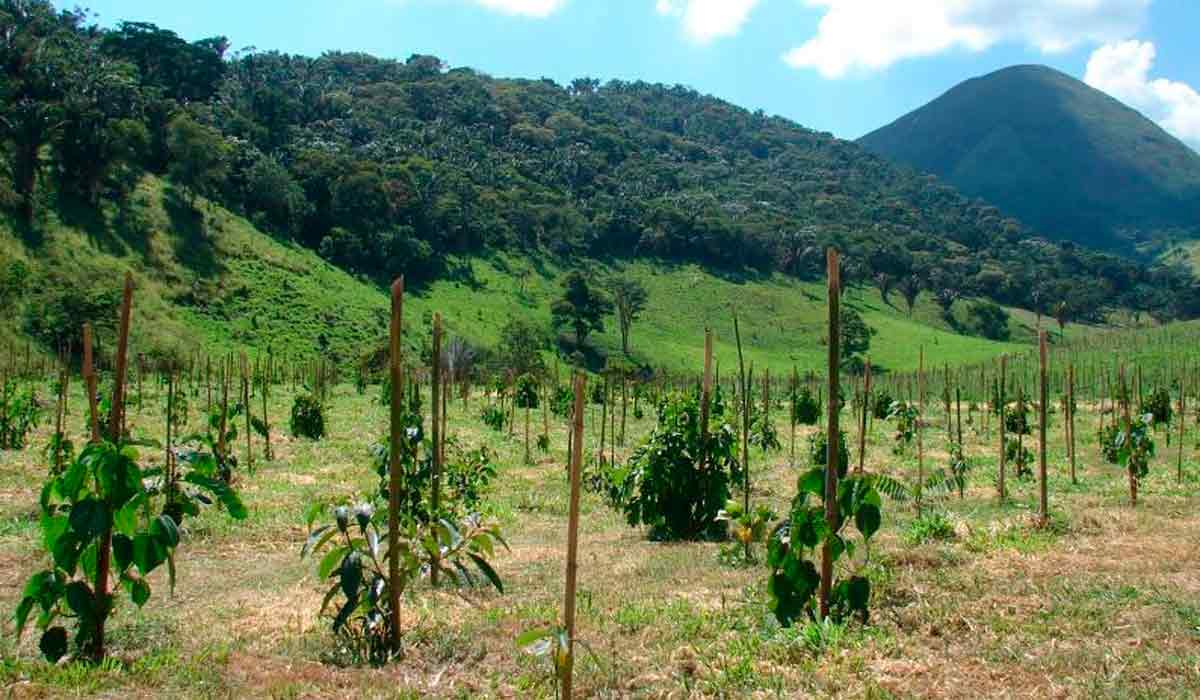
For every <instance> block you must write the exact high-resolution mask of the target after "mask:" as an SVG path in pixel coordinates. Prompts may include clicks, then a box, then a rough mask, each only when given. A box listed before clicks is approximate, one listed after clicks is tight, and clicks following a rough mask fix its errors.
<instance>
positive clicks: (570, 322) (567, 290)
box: [550, 270, 613, 347]
mask: <svg viewBox="0 0 1200 700" xmlns="http://www.w3.org/2000/svg"><path fill="white" fill-rule="evenodd" d="M562 286H563V295H562V297H561V298H559V299H558V300H557V301H555V302H554V303H553V304H552V305H551V307H550V313H551V316H552V318H553V321H554V327H555V328H557V329H562V328H570V329H571V331H572V332H573V333H574V334H575V345H576V347H581V346H582V345H583V343H584V341H585V340H587V337H588V335H589V334H590V333H591V332H592V331H603V330H604V317H605V316H607V315H608V314H610V313H612V310H613V303H612V300H611V299H609V298H608V297H607V296H605V295H604V293H603V292H601V291H600V290H599V289H598V288H597V287H596V286H595V285H594V284H593V283H592V282H591V281H590V280H589V279H588V278H587V276H585V275H584V274H583V273H582V272H579V271H578V270H575V271H573V272H570V273H568V274H567V276H566V277H564V278H563V281H562Z"/></svg>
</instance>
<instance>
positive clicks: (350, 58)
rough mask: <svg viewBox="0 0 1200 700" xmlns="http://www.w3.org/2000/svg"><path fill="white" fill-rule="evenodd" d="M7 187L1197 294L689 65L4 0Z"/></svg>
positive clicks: (814, 264)
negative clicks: (287, 41)
mask: <svg viewBox="0 0 1200 700" xmlns="http://www.w3.org/2000/svg"><path fill="white" fill-rule="evenodd" d="M0 64H2V68H3V82H2V84H0V91H2V92H3V114H0V131H2V137H3V148H4V161H5V164H6V165H7V168H6V171H7V172H6V175H7V176H6V177H4V178H0V180H2V181H3V184H2V185H0V200H2V202H3V204H4V205H5V206H6V207H7V208H8V209H10V210H11V211H12V212H13V216H14V217H16V218H18V219H20V220H24V221H25V222H27V223H28V225H31V226H36V220H37V210H38V208H39V207H42V206H52V201H53V198H55V197H73V198H77V199H79V200H81V201H84V202H90V203H92V204H96V203H98V202H100V200H101V199H102V198H114V199H116V200H117V201H118V202H119V201H120V199H121V195H122V194H123V193H125V192H127V191H128V190H129V189H130V188H131V187H132V186H133V184H134V183H136V182H137V179H138V177H140V175H141V174H143V173H145V172H153V173H159V174H167V175H169V177H170V178H171V181H172V182H173V184H174V186H175V187H176V188H177V189H178V190H179V192H180V193H181V194H182V195H183V197H184V198H185V199H186V200H187V201H189V202H190V201H195V198H196V197H197V196H204V197H209V198H212V199H214V200H216V201H218V202H220V203H221V204H223V205H224V206H226V207H228V208H230V209H232V210H234V211H237V212H240V213H243V214H245V215H246V216H247V217H249V218H250V219H251V220H252V221H254V222H255V223H256V224H257V225H259V226H260V227H261V228H263V229H266V230H268V231H270V232H271V233H272V234H274V235H277V236H281V237H288V238H293V239H295V240H298V241H300V242H302V243H303V244H305V245H307V246H310V247H312V248H314V249H316V250H318V251H319V252H320V253H321V255H323V256H324V257H326V258H327V259H329V260H330V261H332V262H334V263H335V264H337V265H340V266H342V267H344V268H347V269H349V270H352V271H355V272H357V273H360V274H363V275H366V276H369V277H372V278H375V279H378V280H381V281H382V280H387V279H389V278H391V277H393V276H395V275H398V274H400V273H404V274H406V275H408V276H409V278H410V279H418V280H419V279H421V278H426V279H428V278H432V277H435V276H437V275H439V274H442V272H444V269H443V268H444V266H445V264H446V263H445V260H446V256H447V255H454V254H474V253H485V252H487V251H492V250H499V249H508V250H528V251H531V252H534V251H540V252H545V253H548V254H553V255H555V256H560V257H564V258H565V257H570V256H580V257H592V258H594V257H624V256H644V257H652V258H658V259H664V260H678V261H693V262H700V263H703V264H705V265H708V266H711V267H714V268H719V269H725V270H729V271H733V272H739V273H744V272H747V271H750V272H755V271H762V272H768V271H782V272H784V273H787V274H791V275H795V276H798V277H801V278H816V277H818V276H820V275H821V274H823V267H822V266H823V264H824V253H823V249H824V248H825V247H826V246H829V245H835V246H837V247H838V248H840V249H841V250H842V251H843V253H844V258H845V271H844V279H847V280H849V281H850V282H851V283H859V284H874V285H877V286H879V287H880V289H881V291H883V293H884V295H885V297H886V296H887V294H888V293H889V292H891V291H892V289H893V288H896V289H900V288H901V287H902V286H908V287H912V286H914V285H919V286H920V288H921V289H922V290H924V291H926V292H928V293H930V294H933V295H935V296H937V295H939V294H940V295H942V296H943V297H949V298H954V297H956V296H962V295H980V296H986V297H990V298H992V299H994V300H996V301H998V302H1001V303H1005V304H1011V305H1016V306H1022V307H1027V308H1037V309H1039V310H1042V311H1046V312H1049V311H1050V310H1051V309H1052V308H1057V312H1061V313H1062V314H1064V315H1066V316H1068V317H1069V318H1070V319H1072V320H1088V319H1099V318H1100V316H1101V314H1102V313H1103V311H1104V310H1105V309H1108V308H1111V307H1113V306H1124V307H1128V308H1132V309H1135V310H1144V311H1149V312H1152V313H1154V314H1155V315H1156V316H1158V317H1160V318H1167V317H1181V316H1182V317H1190V316H1196V315H1200V290H1198V289H1197V286H1196V283H1195V281H1194V280H1193V278H1192V275H1191V273H1190V272H1188V271H1186V270H1184V269H1182V268H1176V267H1166V266H1161V265H1160V266H1155V267H1149V266H1146V265H1144V264H1140V263H1137V262H1134V261H1130V260H1126V259H1123V258H1119V257H1115V256H1112V255H1108V254H1102V253H1098V252H1094V251H1091V250H1088V249H1085V248H1082V247H1079V246H1076V245H1073V244H1069V243H1066V244H1058V243H1052V242H1049V241H1047V240H1045V239H1043V238H1041V237H1039V236H1037V235H1036V234H1035V232H1032V231H1030V230H1028V229H1027V228H1025V227H1024V226H1023V225H1022V224H1021V223H1020V222H1018V221H1016V220H1014V219H1012V218H1009V217H1006V216H1005V215H1004V214H1003V213H1001V212H1000V211H999V210H997V209H996V208H995V207H992V206H989V205H988V204H986V203H984V202H982V201H978V200H968V199H966V198H964V197H963V196H962V195H960V194H959V193H958V192H957V191H956V190H955V189H954V188H952V187H950V186H948V185H946V184H945V183H942V182H940V181H939V180H937V179H935V178H933V177H929V176H922V175H918V174H916V173H914V172H913V171H911V170H908V169H905V168H901V167H897V166H895V165H892V164H890V163H889V162H887V161H885V160H883V159H881V158H879V157H877V156H874V155H871V154H869V153H868V152H866V151H865V150H863V149H862V148H861V147H859V146H858V145H856V144H854V143H851V142H847V141H842V140H839V139H835V138H833V137H832V136H830V135H828V134H824V133H818V132H815V131H811V130H807V129H804V128H802V127H800V126H798V125H796V124H794V123H792V122H790V121H788V120H786V119H782V118H778V117H769V116H767V115H765V114H763V113H761V112H750V111H747V110H744V109H740V108H737V107H734V106H732V105H729V104H727V103H725V102H722V101H720V100H717V99H715V98H711V97H706V96H703V95H700V94H698V93H697V92H695V91H694V90H691V89H688V88H686V87H682V86H673V87H669V86H663V85H652V84H647V83H642V82H623V81H612V82H609V83H606V84H603V85H601V84H600V83H599V82H598V81H596V80H590V79H579V80H575V81H573V82H572V83H571V84H570V85H567V86H561V85H557V84H555V83H554V82H551V81H549V80H498V79H494V78H491V77H489V76H487V75H484V74H482V73H479V72H477V71H473V70H470V69H467V68H453V69H451V68H448V67H447V66H446V65H445V64H444V63H443V62H442V61H440V60H439V59H438V58H436V57H432V56H421V55H417V56H412V57H411V58H409V59H407V60H405V61H396V60H388V59H380V58H375V57H372V56H368V55H364V54H359V53H337V52H334V53H327V54H325V55H323V56H321V57H319V58H309V57H303V56H290V55H285V54H281V53H276V52H259V51H245V52H240V53H236V54H230V53H229V42H228V41H227V40H226V39H224V38H222V37H217V38H212V39H205V40H202V41H197V42H188V41H185V40H183V39H181V38H179V37H178V36H176V35H175V34H174V33H172V32H170V31H167V30H164V29H160V28H158V27H155V26H153V25H150V24H144V23H123V24H121V25H119V26H118V27H116V28H115V29H102V28H99V27H95V26H92V25H90V24H89V23H88V19H87V17H86V15H84V14H81V13H78V12H57V11H55V10H54V9H53V8H52V7H51V6H50V4H49V3H48V2H45V1H44V0H0Z"/></svg>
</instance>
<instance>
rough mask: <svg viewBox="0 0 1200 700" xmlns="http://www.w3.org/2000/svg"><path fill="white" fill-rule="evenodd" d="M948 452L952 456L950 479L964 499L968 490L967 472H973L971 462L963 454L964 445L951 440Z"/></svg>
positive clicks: (960, 496) (947, 447)
mask: <svg viewBox="0 0 1200 700" xmlns="http://www.w3.org/2000/svg"><path fill="white" fill-rule="evenodd" d="M946 452H947V453H948V454H949V455H950V465H949V466H950V478H951V479H952V480H953V481H954V486H955V487H956V488H957V489H958V497H959V498H964V497H965V495H966V490H967V472H969V471H970V470H971V461H970V460H969V459H967V456H966V454H965V453H964V452H963V448H962V445H960V444H959V443H958V442H956V441H954V440H951V441H950V443H949V444H948V445H947V446H946Z"/></svg>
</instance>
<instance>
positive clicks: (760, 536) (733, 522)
mask: <svg viewBox="0 0 1200 700" xmlns="http://www.w3.org/2000/svg"><path fill="white" fill-rule="evenodd" d="M775 517H776V516H775V511H773V510H771V509H770V508H768V507H767V506H765V505H762V504H759V505H758V506H756V507H753V508H751V509H750V510H749V511H747V510H746V508H745V505H744V504H743V503H742V502H741V501H738V500H737V499H732V500H730V501H729V502H728V503H726V504H725V508H724V509H723V510H722V511H721V512H720V513H719V514H718V515H717V520H720V521H722V522H726V523H729V535H730V537H731V538H732V540H733V541H732V542H730V543H729V544H727V545H725V546H723V547H721V554H720V558H721V560H722V561H724V562H726V563H728V564H743V563H745V564H749V563H753V561H754V559H753V557H754V550H753V549H751V545H753V544H756V543H758V542H764V541H766V537H767V533H768V531H769V529H770V527H771V521H773V520H774V519H775ZM747 552H749V553H750V558H749V559H748V558H747V556H746V554H747Z"/></svg>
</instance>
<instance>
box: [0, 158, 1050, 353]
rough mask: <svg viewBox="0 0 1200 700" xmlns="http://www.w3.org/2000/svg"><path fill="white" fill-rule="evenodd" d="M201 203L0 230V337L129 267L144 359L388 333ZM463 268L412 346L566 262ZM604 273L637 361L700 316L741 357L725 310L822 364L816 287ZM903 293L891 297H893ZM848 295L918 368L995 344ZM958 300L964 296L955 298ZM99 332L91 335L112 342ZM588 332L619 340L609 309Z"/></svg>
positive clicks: (313, 346)
mask: <svg viewBox="0 0 1200 700" xmlns="http://www.w3.org/2000/svg"><path fill="white" fill-rule="evenodd" d="M198 209H199V213H195V212H193V211H192V210H191V209H190V208H189V207H186V206H184V205H183V204H182V203H181V202H179V201H177V200H176V195H175V193H174V190H173V189H172V188H171V187H170V186H169V185H167V184H166V183H165V182H164V181H162V180H159V179H156V178H150V177H148V178H146V179H144V180H143V181H142V183H141V184H140V185H139V187H138V188H137V190H136V192H135V193H134V194H133V196H132V197H131V198H130V199H129V201H128V202H127V203H126V205H125V206H124V209H123V210H122V209H121V208H119V207H116V206H115V205H108V206H107V208H105V209H104V210H103V211H102V213H101V214H99V215H92V216H84V215H82V214H79V213H77V212H76V211H74V210H71V209H70V208H60V209H59V210H58V213H57V214H51V215H49V216H48V218H47V219H46V220H45V221H44V222H43V223H42V224H41V225H40V226H38V227H37V228H36V229H35V232H34V233H25V234H23V235H20V234H18V233H17V232H15V231H14V230H13V228H12V227H6V228H4V229H3V230H2V231H0V252H2V253H3V255H4V256H5V257H6V258H8V259H10V260H23V261H24V262H25V263H26V264H27V265H29V266H30V267H31V268H32V269H33V270H34V273H35V274H34V282H33V283H32V284H31V289H29V290H28V291H27V292H26V295H25V301H24V302H23V304H20V305H19V306H21V307H22V308H20V309H17V308H14V311H15V313H13V314H7V315H6V316H5V319H4V320H3V322H0V333H3V336H2V337H0V342H16V343H23V342H24V341H25V340H27V339H28V337H29V336H28V334H27V333H26V332H25V331H26V329H28V328H29V325H30V319H31V317H32V316H36V315H37V314H39V313H41V312H42V310H43V309H44V308H45V307H46V304H47V299H48V298H50V297H52V296H53V295H55V294H57V293H59V292H58V290H61V289H64V288H79V289H82V290H108V291H110V292H111V291H112V290H115V289H117V288H118V287H119V285H120V279H121V276H122V275H123V274H124V272H125V270H127V269H128V270H131V271H132V272H133V274H134V277H135V281H136V285H137V296H136V302H135V321H134V342H135V345H136V347H137V348H138V350H139V351H142V352H146V353H147V354H149V355H156V354H163V353H173V354H176V355H187V354H189V353H193V352H196V351H204V352H225V351H239V350H250V351H261V350H265V349H266V348H268V347H272V349H273V350H274V351H275V352H276V353H279V354H291V355H303V356H312V355H315V354H317V353H321V352H323V353H324V354H325V355H326V356H328V357H332V358H334V359H336V360H338V361H339V362H342V363H349V362H352V361H353V360H355V359H357V358H358V357H360V356H361V355H362V354H363V353H365V352H367V351H368V350H370V349H371V348H372V347H375V346H377V345H378V344H380V343H382V342H383V339H384V337H385V331H386V323H387V303H388V302H387V296H386V293H385V291H384V290H382V289H380V288H379V286H378V285H376V284H374V283H370V282H365V281H363V280H360V279H357V278H355V277H353V276H351V275H349V274H347V273H345V272H343V271H341V270H340V269H338V268H335V267H333V266H331V265H329V264H327V263H326V262H325V261H323V260H321V259H320V258H319V257H317V256H316V255H315V254H313V253H312V252H311V251H309V250H308V249H306V248H303V247H300V246H297V245H294V244H291V243H288V242H283V241H280V240H277V239H275V238H272V237H270V236H267V235H265V234H263V233H261V232H259V231H258V230H257V229H255V228H254V227H253V226H252V225H251V224H250V223H248V222H247V221H246V220H244V219H242V218H240V217H237V216H233V215H231V214H230V213H228V212H227V211H225V210H224V209H222V208H220V207H218V206H215V205H212V204H210V203H206V202H201V203H200V205H199V206H198ZM453 263H454V264H453V267H455V268H456V269H457V270H458V273H457V274H454V275H451V276H450V277H448V278H445V279H442V280H439V281H437V282H434V283H433V284H431V285H429V286H427V287H425V288H422V289H417V290H414V291H412V292H411V293H410V294H409V295H408V301H407V304H406V318H407V319H408V321H409V323H410V324H411V325H410V328H412V331H411V332H410V334H409V336H410V343H411V344H412V345H414V346H416V345H418V344H419V343H420V342H421V340H422V337H423V336H424V335H426V334H427V332H426V331H425V330H424V329H425V328H427V327H428V326H427V325H426V324H427V321H428V319H429V318H430V316H431V315H432V313H433V312H434V311H439V312H441V313H442V314H443V316H444V317H445V319H446V323H447V326H448V328H449V329H450V331H451V332H452V333H454V334H457V335H461V336H463V337H465V338H467V339H468V340H469V341H471V342H472V343H474V344H476V345H484V346H488V345H492V344H494V343H495V342H496V340H497V339H498V337H499V332H500V329H501V327H502V326H503V324H504V323H505V321H506V320H507V319H508V318H509V317H510V316H513V315H520V316H525V317H527V318H530V319H532V320H534V321H536V322H538V323H540V324H543V325H548V324H549V304H550V300H551V299H552V298H553V297H554V296H555V295H556V294H557V293H558V289H559V288H558V279H559V276H560V275H561V273H562V272H563V267H562V266H561V265H560V264H557V263H555V262H554V261H550V260H547V259H544V258H521V257H515V256H511V255H495V256H491V257H486V258H482V257H477V258H469V259H459V260H455V261H453ZM588 267H589V269H591V270H593V271H594V272H596V273H598V274H600V275H607V274H612V273H617V272H620V273H622V274H625V275H628V276H630V277H634V278H636V279H638V280H640V281H641V282H642V283H643V284H644V285H645V286H646V288H647V289H648V291H649V295H650V301H649V305H648V308H647V310H646V312H645V314H644V315H643V318H642V319H641V320H639V321H638V322H637V323H636V324H635V325H634V328H633V335H632V345H633V351H634V357H635V359H636V360H638V361H639V362H643V363H646V364H650V365H652V366H655V367H665V368H667V369H671V370H684V369H690V368H695V367H697V366H698V364H699V356H700V348H701V347H702V341H703V332H704V328H705V326H706V325H707V326H710V327H712V328H713V330H714V331H715V333H716V336H717V345H716V350H717V358H718V361H719V362H720V363H721V365H722V366H723V367H733V366H735V364H736V358H737V354H736V348H735V345H734V338H733V325H732V315H733V311H734V310H735V309H736V310H737V312H738V314H739V315H740V318H741V323H742V328H743V333H744V336H743V340H744V344H745V350H746V355H747V361H748V362H753V363H754V364H755V366H757V367H760V368H762V367H770V368H771V369H772V370H774V371H776V372H782V371H786V370H788V369H790V368H791V367H792V366H793V365H796V366H799V367H800V368H801V369H805V368H817V367H819V366H820V365H821V363H822V362H823V361H824V360H823V358H824V340H823V339H824V333H823V330H822V322H823V316H824V309H825V297H824V294H825V292H824V288H823V287H822V286H821V285H820V284H816V283H804V282H799V281H797V280H795V279H793V278H790V277H786V276H783V275H759V276H749V277H742V278H734V277H729V276H717V275H714V274H712V273H709V272H706V271H705V270H703V269H701V268H700V267H697V266H694V265H680V266H674V265H661V264H651V263H633V264H620V265H615V266H614V265H610V264H605V263H599V262H589V263H588ZM892 302H893V303H895V304H897V305H900V302H899V300H898V298H894V299H893V300H892ZM845 303H846V304H847V305H849V306H851V307H854V308H856V309H858V310H859V311H860V312H861V313H862V314H863V317H864V319H865V320H866V321H867V323H868V325H870V326H871V327H873V328H875V329H876V330H877V331H878V333H877V335H876V336H875V338H874V339H873V342H872V348H871V353H870V354H871V356H872V358H873V360H874V361H875V362H876V363H877V364H879V365H880V366H883V367H886V368H890V369H908V368H912V367H915V365H916V362H917V355H918V350H919V348H920V347H921V346H922V345H924V346H926V347H928V348H930V349H931V350H936V351H937V354H938V356H939V357H943V358H945V357H949V358H951V361H961V362H972V361H977V360H980V359H983V358H986V357H990V356H993V355H994V354H996V353H997V352H998V351H1000V350H1001V349H1002V348H1003V347H1005V346H1004V345H1002V344H997V343H994V342H991V341H987V340H983V339H980V338H973V337H966V336H961V335H957V334H955V333H953V332H952V331H951V330H950V329H949V328H948V327H947V326H946V324H945V322H944V321H942V320H941V319H940V317H939V312H938V310H937V309H936V308H935V307H934V306H933V305H932V304H931V303H929V302H928V301H927V300H924V299H923V300H922V301H921V302H920V303H919V304H918V306H917V309H916V311H915V313H914V317H913V318H912V319H910V318H908V316H907V315H906V314H905V313H903V312H902V311H900V310H898V309H897V308H895V307H893V306H891V305H889V304H884V303H883V302H882V301H881V299H880V298H879V295H878V292H876V291H875V290H874V289H859V288H854V289H851V290H849V291H847V293H846V297H845ZM960 306H965V305H963V304H960ZM1030 325H1032V320H1031V319H1025V318H1024V317H1023V316H1021V315H1020V314H1014V322H1013V330H1014V338H1016V339H1018V340H1020V339H1025V338H1027V337H1028V330H1027V328H1028V326H1030ZM106 337H107V336H106V334H105V331H104V329H103V328H102V329H101V331H100V339H101V343H103V342H104V340H105V338H106ZM593 342H594V344H595V345H596V347H597V348H598V349H600V350H601V351H603V352H606V353H616V352H619V347H620V341H619V335H618V333H617V329H616V324H615V321H612V320H610V322H609V324H608V327H607V328H606V330H605V332H603V333H600V334H597V335H596V336H594V338H593Z"/></svg>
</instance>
